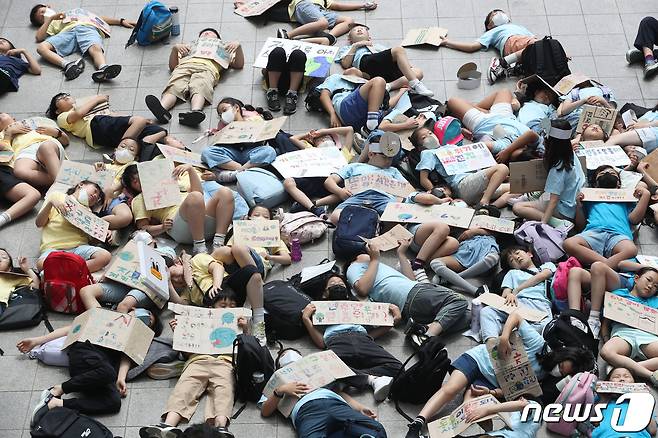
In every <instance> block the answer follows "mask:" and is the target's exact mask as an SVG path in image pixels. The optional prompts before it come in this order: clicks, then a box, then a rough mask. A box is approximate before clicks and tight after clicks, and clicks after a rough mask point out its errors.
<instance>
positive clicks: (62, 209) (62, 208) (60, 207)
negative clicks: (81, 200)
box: [48, 196, 70, 214]
mask: <svg viewBox="0 0 658 438" xmlns="http://www.w3.org/2000/svg"><path fill="white" fill-rule="evenodd" d="M68 198H69V197H68V196H67V197H66V199H65V200H64V202H62V201H60V200H59V199H51V200H49V201H48V202H50V205H52V206H53V208H54V209H55V210H57V211H58V212H59V213H60V214H64V213H66V212H67V210H69V208H70V207H68V206H67V203H68Z"/></svg>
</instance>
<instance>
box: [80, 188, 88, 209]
mask: <svg viewBox="0 0 658 438" xmlns="http://www.w3.org/2000/svg"><path fill="white" fill-rule="evenodd" d="M78 202H79V203H80V204H82V205H84V206H85V207H89V194H88V193H87V190H86V189H85V188H81V189H80V191H79V192H78Z"/></svg>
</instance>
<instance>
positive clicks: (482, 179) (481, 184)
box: [455, 169, 489, 205]
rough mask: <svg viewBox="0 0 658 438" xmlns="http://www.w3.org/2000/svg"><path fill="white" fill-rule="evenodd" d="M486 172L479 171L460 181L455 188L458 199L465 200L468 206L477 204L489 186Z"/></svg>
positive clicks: (484, 170)
mask: <svg viewBox="0 0 658 438" xmlns="http://www.w3.org/2000/svg"><path fill="white" fill-rule="evenodd" d="M486 172H487V171H486V169H483V170H478V171H477V172H475V173H469V174H468V176H467V177H465V178H464V179H462V180H461V181H459V183H457V187H455V194H456V195H457V198H460V199H463V200H464V202H466V203H467V204H468V205H474V204H477V203H478V202H479V201H480V199H482V194H483V193H484V191H485V190H487V186H488V185H489V178H487V173H486Z"/></svg>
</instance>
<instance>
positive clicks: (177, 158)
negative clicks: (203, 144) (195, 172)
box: [157, 143, 208, 169]
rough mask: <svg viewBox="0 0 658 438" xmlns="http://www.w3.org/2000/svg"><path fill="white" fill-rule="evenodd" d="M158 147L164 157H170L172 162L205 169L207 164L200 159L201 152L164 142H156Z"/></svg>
mask: <svg viewBox="0 0 658 438" xmlns="http://www.w3.org/2000/svg"><path fill="white" fill-rule="evenodd" d="M157 146H158V149H160V152H162V155H164V157H165V158H168V159H170V160H171V161H173V162H174V163H180V164H191V165H192V166H194V167H199V168H201V169H207V168H208V166H206V165H205V164H203V162H202V161H201V154H197V153H196V152H191V151H186V150H185V149H179V148H175V147H173V146H169V145H166V144H160V143H157Z"/></svg>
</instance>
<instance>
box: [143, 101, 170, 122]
mask: <svg viewBox="0 0 658 438" xmlns="http://www.w3.org/2000/svg"><path fill="white" fill-rule="evenodd" d="M144 102H145V103H146V107H147V108H148V109H149V111H151V114H153V115H154V116H155V118H156V119H157V120H158V123H162V124H165V123H169V120H171V113H170V112H169V111H167V110H166V109H165V107H163V106H162V104H161V103H160V99H158V98H157V97H155V96H154V95H152V94H149V95H148V96H146V97H145V98H144Z"/></svg>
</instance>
